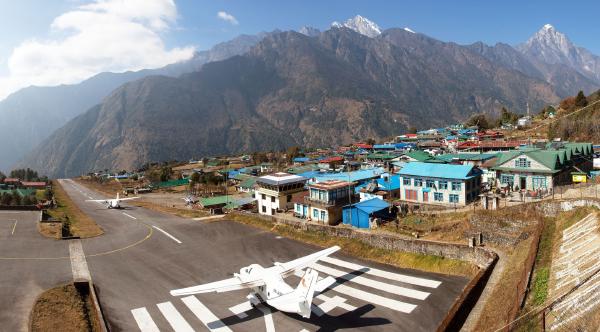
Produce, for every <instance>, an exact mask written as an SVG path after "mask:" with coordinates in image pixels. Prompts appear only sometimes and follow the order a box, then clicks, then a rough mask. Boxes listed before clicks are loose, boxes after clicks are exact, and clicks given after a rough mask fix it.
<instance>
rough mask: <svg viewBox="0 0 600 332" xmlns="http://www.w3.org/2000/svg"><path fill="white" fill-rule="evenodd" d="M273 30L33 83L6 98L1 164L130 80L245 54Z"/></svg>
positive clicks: (0, 127) (0, 112) (0, 123)
mask: <svg viewBox="0 0 600 332" xmlns="http://www.w3.org/2000/svg"><path fill="white" fill-rule="evenodd" d="M266 35H268V34H267V33H260V34H258V35H241V36H239V37H236V38H234V39H232V40H231V41H228V42H224V43H220V44H217V45H215V46H214V47H213V48H211V49H210V50H207V51H201V52H197V53H196V54H195V55H194V57H193V58H191V59H189V60H187V61H183V62H179V63H175V64H171V65H167V66H165V67H163V68H158V69H152V70H148V69H146V70H141V71H138V72H125V73H101V74H98V75H96V76H94V77H91V78H89V79H87V80H85V81H83V82H81V83H79V84H73V85H61V86H56V87H29V88H25V89H22V90H19V91H17V92H15V93H13V94H12V95H10V96H8V97H7V98H6V99H4V100H2V101H0V155H2V156H3V157H2V158H1V159H0V170H5V171H6V170H7V169H8V168H10V167H11V166H13V165H14V163H15V162H17V161H18V160H19V159H21V158H22V157H23V156H24V155H25V154H26V153H27V152H29V151H31V150H32V149H33V148H34V147H36V146H37V145H38V144H39V143H40V142H42V141H43V140H44V139H46V138H47V137H48V136H50V134H52V132H54V131H55V130H56V129H58V128H60V127H61V126H63V125H64V124H66V123H67V122H68V121H69V120H71V119H72V118H74V117H75V116H76V115H79V114H81V113H83V112H85V111H86V110H88V109H90V108H91V107H92V106H94V105H96V104H98V103H100V102H101V101H102V99H103V98H104V97H106V96H107V95H108V94H109V93H110V92H112V91H113V90H114V89H116V88H117V87H119V86H121V85H122V84H124V83H126V82H131V81H134V80H137V79H140V78H143V77H147V76H151V75H166V76H172V77H177V76H180V75H182V74H185V73H190V72H193V71H197V70H199V69H200V68H201V67H202V65H204V64H205V63H207V62H211V61H218V60H223V59H226V58H229V57H231V56H233V55H238V54H243V53H245V52H247V51H248V50H249V49H250V48H251V47H252V46H254V45H256V43H258V42H259V41H260V40H261V39H262V38H264V36H266Z"/></svg>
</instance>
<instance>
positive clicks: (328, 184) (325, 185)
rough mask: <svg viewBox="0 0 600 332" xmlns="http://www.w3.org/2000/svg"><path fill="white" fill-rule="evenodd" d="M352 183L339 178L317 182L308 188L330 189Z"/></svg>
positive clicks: (344, 186)
mask: <svg viewBox="0 0 600 332" xmlns="http://www.w3.org/2000/svg"><path fill="white" fill-rule="evenodd" d="M350 185H352V182H348V181H340V180H327V181H322V182H317V183H313V184H311V185H309V187H310V188H316V189H322V190H332V189H338V188H346V187H348V186H350Z"/></svg>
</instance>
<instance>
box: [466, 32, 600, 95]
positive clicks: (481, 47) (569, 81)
mask: <svg viewBox="0 0 600 332" xmlns="http://www.w3.org/2000/svg"><path fill="white" fill-rule="evenodd" d="M466 47H468V48H469V49H470V50H472V51H474V52H477V53H479V54H481V55H482V56H484V57H486V58H487V59H488V60H490V61H492V62H493V63H496V64H498V65H501V66H504V67H507V68H512V69H515V70H518V71H520V72H522V73H524V74H526V75H527V76H530V77H534V78H537V79H540V80H543V81H546V82H548V83H549V84H551V85H552V86H553V87H554V88H555V89H556V92H557V94H558V95H560V96H561V97H565V96H570V95H574V94H576V93H577V92H578V91H579V90H583V91H584V92H586V93H589V92H592V91H595V90H596V89H598V88H599V87H600V84H599V83H598V82H595V81H593V80H592V79H590V78H588V77H586V76H585V75H583V74H581V73H579V72H578V71H577V70H575V69H573V68H571V67H569V66H567V65H564V64H560V63H557V64H548V63H545V62H543V61H541V60H539V59H536V58H534V57H528V56H526V55H525V54H523V53H521V52H519V51H517V50H516V49H514V48H513V47H511V46H510V45H507V44H503V43H497V44H496V45H494V46H489V45H486V44H484V43H482V42H478V43H474V44H471V45H467V46H466Z"/></svg>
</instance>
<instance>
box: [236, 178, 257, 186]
mask: <svg viewBox="0 0 600 332" xmlns="http://www.w3.org/2000/svg"><path fill="white" fill-rule="evenodd" d="M256 179H257V177H255V176H252V177H250V178H248V179H246V180H244V181H242V183H240V185H239V186H240V187H241V188H252V187H254V184H255V183H256Z"/></svg>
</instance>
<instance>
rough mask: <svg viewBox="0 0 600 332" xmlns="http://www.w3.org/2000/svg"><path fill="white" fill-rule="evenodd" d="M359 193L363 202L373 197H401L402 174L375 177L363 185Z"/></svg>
mask: <svg viewBox="0 0 600 332" xmlns="http://www.w3.org/2000/svg"><path fill="white" fill-rule="evenodd" d="M358 195H359V197H360V201H361V202H362V201H366V200H369V199H371V198H379V199H382V200H388V199H397V198H400V176H398V175H388V174H385V175H382V176H381V177H380V178H379V179H374V180H372V181H371V182H369V183H367V184H364V185H363V186H361V188H360V189H359V190H358Z"/></svg>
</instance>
